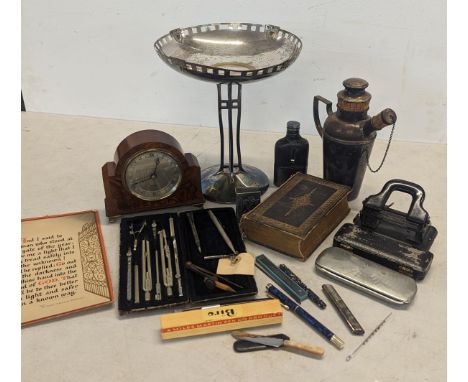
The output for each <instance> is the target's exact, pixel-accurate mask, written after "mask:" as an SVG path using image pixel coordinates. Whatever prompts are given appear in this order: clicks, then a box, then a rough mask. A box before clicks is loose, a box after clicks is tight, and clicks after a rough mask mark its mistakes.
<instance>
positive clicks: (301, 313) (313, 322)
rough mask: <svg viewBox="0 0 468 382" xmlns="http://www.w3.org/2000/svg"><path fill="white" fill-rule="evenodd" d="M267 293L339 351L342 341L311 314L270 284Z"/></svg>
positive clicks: (341, 347)
mask: <svg viewBox="0 0 468 382" xmlns="http://www.w3.org/2000/svg"><path fill="white" fill-rule="evenodd" d="M266 288H267V291H268V294H269V295H271V296H273V297H275V298H277V299H278V300H280V302H281V304H282V305H283V306H287V309H288V310H291V311H292V312H293V313H295V314H296V315H297V316H298V317H299V318H300V319H301V320H302V321H304V322H305V323H306V324H307V325H309V326H310V327H311V328H312V329H314V330H315V331H316V332H318V333H319V334H321V335H322V336H323V337H325V339H326V340H327V341H329V342H331V343H332V344H333V345H334V346H335V347H336V348H337V349H339V350H341V349H343V346H344V341H343V340H342V339H341V338H339V337H338V336H337V335H335V334H334V333H333V332H332V331H331V330H330V329H328V328H327V327H326V326H325V325H323V324H322V323H321V322H319V321H318V320H317V319H315V318H314V317H313V316H312V315H311V314H309V313H308V312H307V311H305V310H304V309H303V308H301V307H300V306H299V305H297V304H296V303H295V302H294V301H293V300H291V299H290V298H289V297H288V296H286V295H285V294H284V293H282V292H281V291H280V290H279V289H278V288H275V287H274V286H273V285H271V284H267V287H266Z"/></svg>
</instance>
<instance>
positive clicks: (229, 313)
mask: <svg viewBox="0 0 468 382" xmlns="http://www.w3.org/2000/svg"><path fill="white" fill-rule="evenodd" d="M282 321H283V311H282V308H281V305H280V302H279V300H277V299H265V300H259V301H255V300H253V301H252V302H244V303H237V304H229V305H218V306H211V307H205V308H200V309H195V310H187V311H183V312H176V313H169V314H163V315H161V316H160V323H161V337H162V338H163V339H165V340H168V339H172V338H181V337H190V336H198V335H201V334H208V333H217V332H224V331H231V330H238V329H244V328H253V327H256V326H265V325H273V324H280V323H281V322H282Z"/></svg>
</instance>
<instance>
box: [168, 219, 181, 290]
mask: <svg viewBox="0 0 468 382" xmlns="http://www.w3.org/2000/svg"><path fill="white" fill-rule="evenodd" d="M169 233H170V235H171V240H172V248H173V249H174V263H175V278H176V280H177V289H178V291H179V297H182V296H183V295H184V292H183V290H182V278H181V274H180V265H179V251H178V250H177V239H176V236H175V229H174V219H173V218H172V217H170V218H169Z"/></svg>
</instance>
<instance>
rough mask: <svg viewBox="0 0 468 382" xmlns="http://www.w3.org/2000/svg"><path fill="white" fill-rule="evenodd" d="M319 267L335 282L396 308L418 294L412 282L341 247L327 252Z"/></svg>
mask: <svg viewBox="0 0 468 382" xmlns="http://www.w3.org/2000/svg"><path fill="white" fill-rule="evenodd" d="M315 266H316V268H317V270H318V271H320V272H322V273H324V274H326V275H328V276H330V277H332V278H334V279H337V280H339V281H342V282H343V283H345V284H348V285H350V286H352V287H354V288H356V289H359V290H361V291H363V292H365V293H367V294H370V295H372V296H375V297H377V298H380V299H382V300H385V301H387V302H391V303H394V304H409V303H410V302H411V301H412V300H413V298H414V296H415V294H416V291H417V286H416V282H415V281H414V280H413V279H412V278H410V277H408V276H405V275H403V274H401V273H398V272H396V271H394V270H392V269H390V268H387V267H384V266H383V265H380V264H377V263H375V262H373V261H370V260H367V259H365V258H363V257H360V256H357V255H355V254H354V253H352V252H349V251H346V250H344V249H342V248H338V247H330V248H327V249H325V250H324V251H323V252H322V253H321V254H320V255H319V256H318V257H317V260H316V261H315Z"/></svg>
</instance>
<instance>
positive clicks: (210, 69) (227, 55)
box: [154, 23, 302, 203]
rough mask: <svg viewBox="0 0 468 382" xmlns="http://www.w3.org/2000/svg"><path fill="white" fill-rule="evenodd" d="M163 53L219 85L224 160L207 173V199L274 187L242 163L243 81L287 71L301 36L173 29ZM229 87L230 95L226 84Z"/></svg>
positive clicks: (234, 27) (257, 28) (272, 29)
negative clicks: (226, 137) (226, 133)
mask: <svg viewBox="0 0 468 382" xmlns="http://www.w3.org/2000/svg"><path fill="white" fill-rule="evenodd" d="M154 48H155V50H156V52H157V53H158V55H159V57H161V59H162V60H163V61H164V62H166V63H167V64H168V65H169V66H170V67H172V68H173V69H175V70H177V71H180V72H182V73H184V74H187V75H189V76H192V77H195V78H197V79H200V80H205V81H213V82H217V83H218V86H217V88H218V120H219V128H220V136H221V159H220V164H219V165H216V166H212V167H209V168H207V169H205V170H203V172H202V189H203V193H204V194H205V196H206V198H207V199H209V200H212V201H215V202H220V203H234V202H235V198H236V195H235V188H236V187H237V188H239V189H241V188H244V187H249V188H251V187H255V188H258V189H259V190H260V191H261V192H262V193H263V192H265V191H266V190H267V188H268V186H269V181H268V177H267V176H266V175H265V173H264V172H262V171H261V170H259V169H257V168H255V167H253V166H249V165H245V164H243V163H242V159H241V150H240V121H241V118H240V117H241V104H242V83H243V82H251V81H255V80H260V79H263V78H267V77H271V76H273V75H275V74H278V73H280V72H282V71H284V70H285V69H286V68H287V67H289V66H290V65H291V64H292V63H293V62H294V61H295V60H296V58H297V57H298V56H299V53H300V52H301V49H302V42H301V40H300V39H299V38H298V37H297V36H296V35H294V34H292V33H290V32H288V31H285V30H283V29H281V28H279V27H277V26H274V25H262V24H251V23H214V24H204V25H197V26H193V27H188V28H178V29H174V30H172V31H171V32H169V33H168V34H166V35H165V36H163V37H161V38H160V39H158V40H157V41H156V42H155V43H154ZM223 85H225V86H226V87H227V97H226V95H224V94H223V92H222V86H223ZM223 111H227V117H228V129H229V130H228V150H229V152H228V154H229V159H228V163H226V164H225V159H224V125H223ZM233 111H237V113H236V114H237V116H236V148H237V150H236V151H237V161H236V162H235V161H234V133H233Z"/></svg>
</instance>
